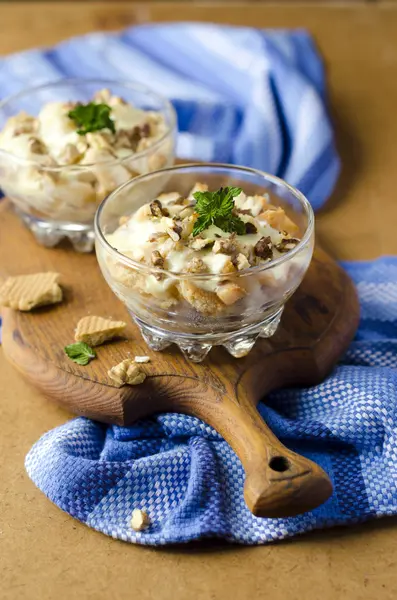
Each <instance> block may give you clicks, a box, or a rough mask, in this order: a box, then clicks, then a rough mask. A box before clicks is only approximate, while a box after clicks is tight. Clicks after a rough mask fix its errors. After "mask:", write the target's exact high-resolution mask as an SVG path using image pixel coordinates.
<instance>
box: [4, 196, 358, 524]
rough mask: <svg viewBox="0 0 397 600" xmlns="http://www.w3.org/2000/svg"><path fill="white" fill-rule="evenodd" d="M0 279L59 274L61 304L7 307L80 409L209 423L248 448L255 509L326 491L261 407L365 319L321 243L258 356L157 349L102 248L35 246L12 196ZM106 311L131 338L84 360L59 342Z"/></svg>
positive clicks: (102, 415) (331, 360)
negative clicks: (112, 276)
mask: <svg viewBox="0 0 397 600" xmlns="http://www.w3.org/2000/svg"><path fill="white" fill-rule="evenodd" d="M0 231H1V257H2V258H1V265H0V277H1V278H5V277H7V276H9V275H17V274H22V273H35V272H39V271H47V270H51V271H58V272H59V273H61V275H62V278H61V283H62V286H63V289H64V301H63V302H62V303H61V304H59V305H57V306H53V307H46V308H42V309H38V310H36V311H34V312H31V313H20V312H15V311H12V310H10V309H4V311H3V331H2V345H3V350H4V353H5V355H6V357H7V358H8V359H9V360H10V361H11V362H12V363H13V365H14V366H15V367H16V368H17V369H18V370H19V371H20V372H21V374H22V375H23V376H24V377H25V378H27V379H28V380H29V381H30V382H31V383H32V384H33V385H34V386H36V387H37V388H39V389H40V390H41V391H42V392H43V393H44V394H45V395H46V396H48V397H49V398H51V399H52V400H55V401H56V402H58V403H60V404H62V405H63V406H64V407H65V408H66V409H68V410H70V411H71V412H73V413H75V414H78V415H85V416H87V417H90V418H92V419H96V420H99V421H103V422H106V423H116V424H119V425H128V424H130V423H132V422H133V421H135V420H136V419H138V418H141V417H144V416H148V415H151V414H153V413H155V412H165V411H170V412H181V413H186V414H190V415H194V416H197V417H199V418H200V419H203V420H204V421H206V422H207V423H208V424H210V425H212V426H213V427H214V428H215V429H216V430H217V431H218V432H219V433H220V434H221V435H222V436H223V437H224V438H225V439H226V441H227V442H228V443H229V444H230V445H231V446H232V448H233V449H234V450H235V452H236V453H237V454H238V456H239V457H240V459H241V461H242V464H243V466H244V469H245V473H246V482H245V492H244V493H245V499H246V502H247V505H248V507H249V508H250V510H251V511H252V512H253V513H254V514H256V515H258V516H289V515H293V514H297V513H300V512H304V511H306V510H309V509H311V508H313V507H315V506H317V505H319V504H321V503H322V502H323V501H324V500H326V499H327V498H328V497H329V495H330V493H331V491H332V486H331V484H330V481H329V479H328V477H327V475H326V474H325V473H324V472H323V471H322V469H320V467H318V466H317V465H315V464H314V463H313V462H311V461H309V460H308V459H306V458H304V457H301V456H298V455H297V454H295V453H293V452H291V451H290V450H288V449H287V448H285V447H284V446H283V445H282V444H281V443H280V442H279V441H278V440H277V438H276V437H275V436H274V435H273V434H272V433H271V432H270V430H269V429H268V428H267V426H266V424H265V423H264V422H263V420H262V418H261V417H260V415H259V413H258V412H257V410H256V408H255V407H256V404H257V403H258V402H259V400H260V399H263V397H264V395H265V394H266V393H268V392H269V391H270V390H274V389H276V388H279V387H281V386H287V385H292V384H298V385H313V384H316V383H319V382H320V381H321V380H322V379H323V378H324V377H325V376H326V375H327V374H328V373H329V372H330V370H331V369H332V368H333V366H334V365H335V363H336V361H337V360H338V359H339V357H340V356H341V354H342V353H343V352H344V351H345V349H346V348H347V346H348V344H349V342H350V340H351V339H352V337H353V335H354V333H355V331H356V328H357V325H358V315H359V309H358V302H357V297H356V293H355V290H354V287H353V284H352V283H351V281H350V280H349V278H348V276H347V275H346V274H345V273H344V271H342V269H340V268H339V266H338V265H337V264H336V263H335V262H334V261H333V260H331V259H330V258H329V257H328V256H327V255H326V254H325V253H324V252H322V251H321V250H320V249H318V248H317V249H316V251H315V254H314V258H313V261H312V264H311V266H310V268H309V271H308V272H307V274H306V277H305V279H304V281H303V283H302V285H301V286H300V288H299V290H298V291H297V292H296V293H295V295H294V296H293V297H292V299H291V300H290V301H289V302H288V304H287V307H286V309H285V312H284V315H283V317H282V321H281V325H280V327H279V329H278V331H277V333H276V335H275V336H274V337H272V338H270V339H267V340H265V339H262V340H260V341H259V342H258V343H257V344H256V346H255V347H254V349H253V350H252V351H251V352H250V354H249V355H248V356H246V357H244V358H241V359H235V358H232V357H231V356H230V355H229V354H228V353H227V352H226V350H224V349H223V348H215V349H213V350H212V351H211V352H210V354H209V355H208V356H207V358H206V359H205V361H204V362H203V363H201V364H195V363H192V362H189V361H187V360H186V359H185V358H184V357H183V356H182V354H181V353H180V352H179V351H178V350H177V349H168V350H166V351H165V352H162V353H156V352H153V351H152V350H150V349H149V348H148V347H147V346H146V345H145V343H144V342H143V340H142V338H141V336H140V334H139V331H138V329H137V327H136V326H135V325H134V324H133V323H132V322H131V319H130V317H129V315H128V313H127V310H126V309H125V308H124V306H123V305H122V303H121V302H120V301H119V300H118V299H117V298H116V297H115V296H114V294H113V293H112V291H111V290H110V288H109V287H108V286H107V284H106V283H105V281H104V279H103V278H102V275H101V273H100V270H99V267H98V266H97V263H96V258H95V255H94V254H91V255H83V254H77V253H76V252H73V251H72V250H71V249H70V248H69V247H68V246H66V245H65V246H64V247H59V248H55V249H46V248H42V247H40V246H38V245H37V243H36V242H35V240H34V239H33V237H32V235H31V234H30V232H29V231H27V230H26V229H25V228H24V227H23V226H22V225H21V224H20V222H19V221H18V219H17V217H16V216H15V215H14V213H13V212H12V210H11V208H10V205H9V203H8V202H7V201H3V202H2V203H1V206H0ZM87 314H93V315H100V316H103V317H112V318H114V319H119V320H124V321H127V322H128V327H127V331H126V335H125V339H122V340H119V341H115V342H112V343H108V344H105V345H103V346H101V347H98V348H97V359H95V360H93V361H92V362H91V363H90V364H89V365H87V366H85V367H83V366H79V365H77V364H75V363H73V362H72V361H71V360H70V359H69V358H68V357H67V356H66V355H65V353H64V351H63V348H64V346H66V345H67V344H70V343H72V342H73V341H74V328H75V325H76V323H77V321H78V320H79V319H80V318H81V317H83V316H85V315H87ZM135 355H149V356H150V357H151V362H150V363H149V364H147V365H143V367H144V369H145V370H146V372H147V374H148V377H147V379H146V381H145V382H144V383H143V384H142V385H139V386H134V387H130V386H125V387H122V388H117V387H115V384H114V383H113V382H112V381H111V380H110V379H109V377H108V375H107V371H108V370H109V369H110V368H111V367H112V366H114V365H115V364H117V363H118V362H120V361H121V360H123V359H124V358H126V357H129V356H132V357H133V356H135Z"/></svg>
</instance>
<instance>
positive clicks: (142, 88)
mask: <svg viewBox="0 0 397 600" xmlns="http://www.w3.org/2000/svg"><path fill="white" fill-rule="evenodd" d="M96 83H97V84H98V85H104V86H109V87H111V86H112V85H118V86H121V87H125V88H129V89H132V90H135V91H137V92H142V93H144V94H147V95H148V96H151V97H152V98H153V99H156V100H159V101H160V102H161V104H162V105H163V107H164V109H165V112H166V114H167V116H168V118H169V124H167V129H166V131H165V132H164V134H163V135H162V136H161V138H159V139H158V140H156V142H154V144H152V145H151V146H149V147H148V148H146V149H145V150H142V151H141V152H137V153H135V154H134V153H131V154H129V155H128V156H124V157H123V158H115V159H111V160H106V161H103V162H101V163H100V164H103V165H108V166H109V165H110V166H111V165H117V164H122V163H123V162H128V161H130V160H131V158H133V159H137V160H138V159H140V158H143V157H144V156H146V155H147V154H152V153H153V152H154V151H155V150H156V148H158V147H159V146H161V144H162V143H163V142H164V140H165V139H166V138H167V137H168V136H169V135H170V134H172V133H173V132H174V131H175V128H176V112H175V109H174V107H173V106H172V104H171V102H170V101H169V100H168V99H167V98H166V97H165V96H162V95H161V94H157V92H154V91H153V90H152V89H151V88H150V87H147V86H146V85H143V84H141V83H137V82H135V81H127V80H123V79H103V78H96V77H92V78H84V77H66V78H64V79H56V80H54V81H47V82H46V83H41V84H39V85H34V86H31V87H28V88H24V89H23V90H21V91H20V92H18V93H17V94H12V95H11V96H8V97H7V98H5V99H4V100H2V101H1V102H0V110H2V109H4V107H6V106H7V104H11V102H13V101H15V100H18V99H19V98H21V97H23V96H26V95H29V94H32V93H34V92H37V91H40V90H44V89H48V88H52V87H63V86H67V85H72V86H73V85H77V84H96ZM65 101H66V100H65ZM0 156H6V157H7V158H8V159H12V160H14V161H16V162H18V163H21V164H23V165H27V166H39V167H40V169H41V170H42V171H52V172H53V171H82V170H86V169H89V168H92V167H94V166H96V165H98V164H99V163H95V162H94V163H87V164H84V165H80V164H75V165H56V166H48V165H43V164H42V163H40V162H39V161H37V160H33V159H30V158H23V157H21V156H17V155H16V154H13V153H12V152H8V150H3V149H2V148H0Z"/></svg>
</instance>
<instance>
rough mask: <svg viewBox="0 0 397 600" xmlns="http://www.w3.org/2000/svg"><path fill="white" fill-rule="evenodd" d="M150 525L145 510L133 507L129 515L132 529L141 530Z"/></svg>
mask: <svg viewBox="0 0 397 600" xmlns="http://www.w3.org/2000/svg"><path fill="white" fill-rule="evenodd" d="M149 525H150V519H149V516H148V514H147V513H145V511H143V510H141V509H140V508H135V509H134V510H133V511H132V517H131V527H132V529H134V531H142V529H146V527H148V526H149Z"/></svg>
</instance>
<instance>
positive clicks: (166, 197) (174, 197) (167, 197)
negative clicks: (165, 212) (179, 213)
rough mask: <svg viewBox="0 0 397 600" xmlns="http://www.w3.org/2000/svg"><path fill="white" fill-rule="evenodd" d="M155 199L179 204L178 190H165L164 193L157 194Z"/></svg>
mask: <svg viewBox="0 0 397 600" xmlns="http://www.w3.org/2000/svg"><path fill="white" fill-rule="evenodd" d="M157 200H159V201H160V202H161V203H162V204H164V203H165V204H181V202H180V201H181V200H183V198H181V196H180V194H179V193H178V192H165V193H164V194H160V195H159V196H157Z"/></svg>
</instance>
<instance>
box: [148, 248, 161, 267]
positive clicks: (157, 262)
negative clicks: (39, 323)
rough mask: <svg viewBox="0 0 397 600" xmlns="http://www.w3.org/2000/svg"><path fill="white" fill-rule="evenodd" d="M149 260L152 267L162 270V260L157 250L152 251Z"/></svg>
mask: <svg viewBox="0 0 397 600" xmlns="http://www.w3.org/2000/svg"><path fill="white" fill-rule="evenodd" d="M150 258H151V261H152V265H153V266H154V267H158V268H159V269H163V268H164V258H163V257H162V256H161V254H160V252H159V251H158V250H153V252H152V255H151V257H150Z"/></svg>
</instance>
